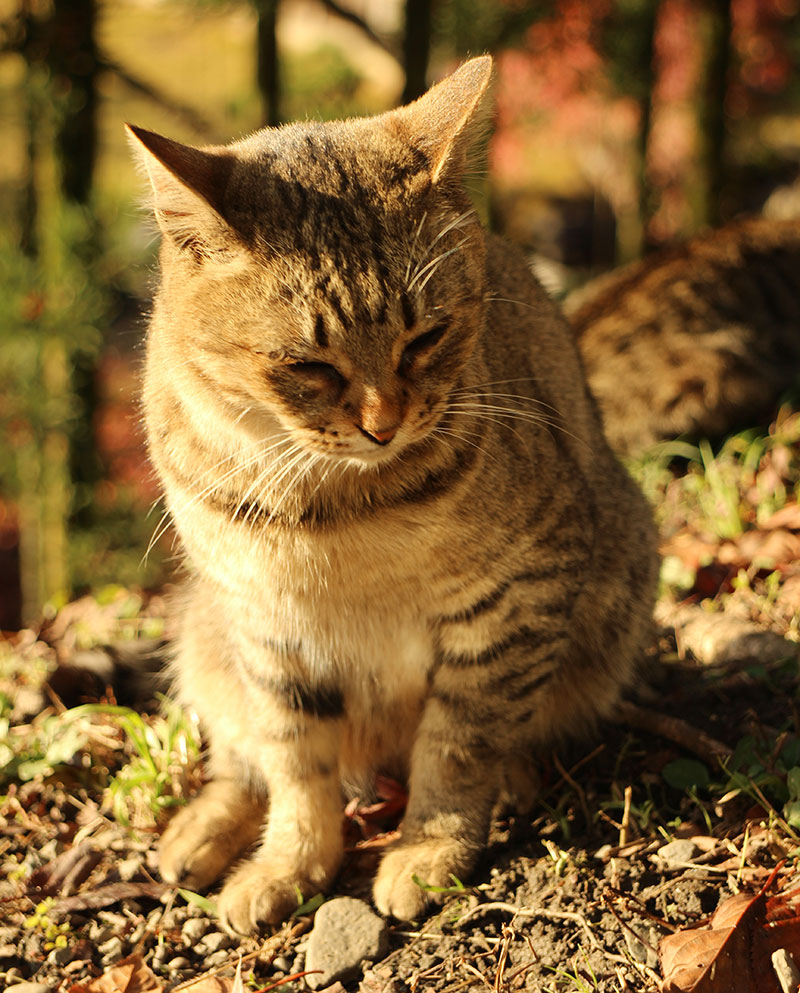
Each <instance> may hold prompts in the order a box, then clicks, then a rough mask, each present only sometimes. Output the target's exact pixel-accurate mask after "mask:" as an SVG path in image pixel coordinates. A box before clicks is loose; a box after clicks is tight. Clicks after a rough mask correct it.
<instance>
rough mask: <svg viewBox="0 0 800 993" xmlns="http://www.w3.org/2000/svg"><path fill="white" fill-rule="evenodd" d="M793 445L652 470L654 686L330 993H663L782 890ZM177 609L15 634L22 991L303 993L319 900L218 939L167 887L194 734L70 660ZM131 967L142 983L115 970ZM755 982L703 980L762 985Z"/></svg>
mask: <svg viewBox="0 0 800 993" xmlns="http://www.w3.org/2000/svg"><path fill="white" fill-rule="evenodd" d="M799 437H800V418H799V417H798V415H797V414H795V413H793V412H786V411H784V412H783V414H782V415H781V416H780V417H779V418H778V420H777V421H776V422H775V424H773V425H772V428H771V430H770V432H769V433H768V434H766V435H762V436H759V438H758V439H754V437H751V436H747V437H745V436H736V438H735V439H733V440H729V442H726V444H725V446H723V447H722V448H721V449H718V450H717V451H716V453H715V454H714V455H712V454H711V450H710V449H708V450H705V449H697V450H696V451H697V456H696V457H695V458H694V459H692V458H689V460H688V461H685V460H684V461H683V462H681V463H680V464H679V465H678V466H677V467H676V465H675V463H674V460H673V461H672V462H670V464H669V466H668V465H667V463H668V461H669V458H668V457H667V456H669V453H666V454H665V453H664V452H662V453H661V454H660V456H659V458H653V459H650V460H649V461H647V462H646V463H642V464H641V465H639V466H637V467H634V471H635V472H636V473H637V474H638V475H639V478H640V479H641V480H642V483H643V485H644V486H645V488H646V489H647V490H648V492H649V495H650V496H651V498H652V499H654V500H655V501H656V502H657V506H658V516H659V523H660V526H661V529H662V535H663V550H664V552H665V556H666V562H667V565H666V566H665V576H664V589H663V596H662V600H661V602H660V605H659V612H658V617H659V620H660V621H661V622H662V633H661V636H660V641H659V643H658V645H656V646H654V651H653V653H652V655H651V656H650V657H649V658H648V659H646V660H643V671H642V679H641V682H640V685H639V686H638V687H637V689H636V691H635V692H634V694H633V695H632V696H631V697H630V698H629V699H628V700H627V701H626V702H625V704H624V705H623V707H622V708H621V710H620V713H619V717H618V719H617V720H615V721H614V722H610V723H608V724H607V725H606V726H604V727H602V728H600V729H598V730H597V731H596V732H595V733H594V734H593V735H592V736H591V737H589V738H585V739H584V740H583V741H580V742H579V743H577V744H572V745H569V746H565V747H561V748H559V749H557V750H555V751H553V752H552V753H551V754H550V755H548V756H545V757H544V761H543V789H542V794H541V796H540V798H539V802H538V804H537V806H536V808H535V809H534V811H533V812H532V814H531V815H530V816H528V817H506V818H499V819H497V820H496V821H495V823H494V825H493V829H492V836H491V839H490V844H489V847H488V848H487V851H486V853H485V855H484V857H483V858H482V860H481V861H480V863H479V865H478V866H477V867H476V869H475V871H474V872H473V874H472V875H471V876H470V878H468V879H465V880H454V881H453V887H452V890H451V891H449V892H447V893H442V894H439V896H440V898H441V899H442V900H443V906H442V908H441V909H440V910H439V911H437V912H435V913H433V914H432V915H431V916H429V917H428V918H427V919H425V920H420V921H418V922H414V923H412V924H398V923H396V922H394V923H392V922H390V927H389V951H388V953H387V954H386V956H385V957H384V958H382V960H381V961H379V962H373V963H371V964H370V963H365V964H363V967H362V965H361V964H360V963H359V967H358V969H357V970H356V975H355V976H354V978H352V979H347V980H346V981H345V982H344V984H343V986H338V985H335V984H332V985H331V988H332V989H335V990H339V991H341V990H342V989H345V990H347V991H355V990H359V991H361V993H405V991H415V990H424V991H429V990H430V991H442V993H444V991H448V993H455V991H456V990H467V989H470V988H474V989H481V988H488V989H491V990H494V991H496V993H503V991H507V993H511V991H515V990H545V991H548V990H552V991H586V990H598V991H603V993H606V991H609V993H610V991H626V990H637V991H639V990H641V991H648V990H653V991H654V990H658V989H659V988H662V987H660V985H659V984H661V983H664V982H665V980H664V978H663V977H664V970H665V968H666V970H667V974H668V975H672V974H671V973H670V969H671V968H673V967H672V966H671V965H670V962H669V960H667V961H666V962H665V963H662V962H660V960H659V954H658V952H659V946H660V944H661V942H662V940H663V939H664V938H665V937H666V936H667V935H669V934H671V933H680V932H681V931H682V930H683V929H685V928H686V927H687V926H689V925H693V924H697V923H699V922H703V921H705V920H706V919H707V918H708V917H709V916H710V915H711V914H712V913H713V912H714V911H715V909H716V908H717V907H718V906H719V905H720V904H722V903H723V901H725V900H726V899H728V898H730V897H732V896H733V895H734V894H737V893H753V894H755V893H756V892H757V891H758V889H759V887H761V886H762V885H763V884H764V883H765V882H766V881H767V878H768V876H769V875H770V873H771V872H772V870H774V869H775V867H776V866H778V865H780V864H781V863H783V865H782V867H781V868H780V870H779V873H778V877H777V878H776V879H775V880H774V881H773V883H772V884H771V889H770V893H773V894H777V893H779V892H786V890H787V887H790V886H791V879H792V876H793V874H794V872H795V859H796V857H797V855H798V854H800V848H799V847H798V844H799V843H800V837H798V832H800V724H799V723H798V707H797V701H798V695H799V687H800V678H799V677H800V673H799V671H798V664H799V663H798V654H797V641H798V612H797V607H798V586H800V565H798V557H799V556H798V552H797V548H798V545H799V544H800V513H799V512H798V504H797V500H796V495H797V486H798V479H800V474H799V473H798V465H797V462H798V438H799ZM684 454H685V452H684ZM670 458H671V456H670ZM166 611H167V608H166V605H165V601H164V599H163V597H161V596H148V595H144V594H141V593H137V592H134V591H130V590H122V589H108V590H104V591H101V592H100V593H98V594H96V595H94V596H89V597H85V598H83V599H82V600H79V601H77V602H75V603H73V604H69V605H67V606H66V607H64V608H62V609H61V610H60V611H57V612H53V613H51V616H49V618H48V619H47V620H46V621H44V622H43V623H42V625H41V626H40V627H39V628H37V629H35V630H33V629H26V630H24V631H20V632H14V633H11V634H8V635H6V636H5V638H4V641H3V642H2V644H1V645H0V652H1V653H2V654H0V665H2V669H0V677H1V679H2V682H1V683H0V690H2V692H3V693H4V694H5V706H4V713H3V717H2V720H3V722H4V723H3V724H2V725H0V776H1V777H2V779H3V783H2V787H1V788H2V790H3V792H4V796H3V797H2V798H0V804H1V805H0V818H1V820H0V824H1V825H2V841H0V865H1V866H2V876H3V878H2V881H0V907H2V911H1V914H2V923H1V924H0V978H3V979H4V982H5V984H6V986H7V987H8V988H12V989H13V987H14V985H15V984H17V983H19V982H21V981H33V982H35V983H40V984H43V989H49V990H56V989H57V990H59V991H64V993H67V991H74V993H85V991H87V990H91V991H92V993H95V991H108V993H111V990H113V989H120V990H124V991H127V993H137V991H140V993H143V991H144V990H146V989H187V990H192V989H193V988H194V990H195V993H208V991H216V990H219V991H220V993H224V991H227V990H231V989H233V988H235V982H240V981H239V980H236V981H235V980H234V979H233V978H232V977H233V976H234V970H235V968H236V966H237V964H238V963H239V962H240V961H241V966H240V976H241V981H242V982H244V984H245V986H249V987H250V988H252V989H269V988H281V989H285V990H302V989H304V988H305V983H306V981H305V980H304V979H303V978H302V977H300V978H292V977H293V976H295V974H297V973H301V972H303V970H304V967H305V964H306V962H305V949H306V943H307V940H308V935H309V933H310V931H311V929H312V927H313V919H314V910H315V909H316V907H317V906H319V903H320V899H318V898H316V895H306V896H311V897H312V899H310V900H309V901H308V902H307V903H305V904H302V905H300V906H299V907H298V910H297V912H296V914H295V916H294V917H293V919H292V920H290V921H289V922H287V923H286V924H285V925H284V926H282V927H280V928H277V929H274V930H273V931H271V932H270V931H268V932H265V933H264V934H263V935H262V936H260V937H259V938H258V939H248V940H246V941H241V940H239V939H235V938H232V937H231V936H229V935H226V934H224V933H223V932H222V931H221V929H220V928H219V926H218V922H217V921H216V918H215V916H214V906H213V894H210V895H206V894H194V893H189V892H186V891H180V890H175V889H174V888H172V887H167V886H165V885H164V884H162V883H161V882H160V879H159V876H158V871H157V857H156V840H157V837H158V834H159V831H160V829H161V828H162V827H163V824H164V823H165V821H166V819H167V817H168V815H169V812H170V808H171V807H173V806H174V805H175V804H176V803H180V802H183V801H184V800H185V798H186V797H187V796H188V795H189V794H191V792H192V791H194V790H195V789H197V788H198V786H199V785H200V783H201V781H202V776H203V764H202V754H201V751H200V746H199V743H198V739H197V734H196V729H195V728H194V727H193V726H192V724H191V722H190V721H189V720H188V719H187V718H186V717H185V716H184V715H181V714H179V713H178V712H177V711H176V710H175V709H174V707H173V708H170V707H167V708H166V709H165V710H163V711H162V712H161V713H158V712H155V713H150V714H149V715H146V716H144V717H142V716H140V714H139V713H138V712H137V711H136V710H133V709H129V708H127V707H125V706H124V700H120V701H116V700H113V699H111V698H110V697H109V691H108V688H107V686H106V683H105V680H104V677H103V676H102V675H101V677H100V678H99V679H97V678H94V679H89V678H87V679H86V680H84V679H83V678H81V679H80V680H77V681H76V678H75V673H74V671H72V672H70V670H68V669H65V664H66V663H67V662H68V661H69V660H70V659H73V658H74V656H75V652H76V650H79V649H81V648H82V647H86V646H91V645H95V644H98V643H103V642H105V641H108V640H117V641H119V640H120V639H121V640H122V641H123V642H124V641H126V640H127V641H134V640H136V639H137V638H139V637H141V636H146V637H147V636H154V637H159V636H160V635H161V634H162V633H163V632H164V624H163V620H162V619H163V617H164V616H165V614H166ZM382 787H383V793H384V794H385V796H384V798H383V799H382V800H380V801H379V802H378V803H373V804H370V805H366V804H362V805H358V804H351V805H350V807H349V808H348V811H347V813H348V816H347V821H346V829H347V832H348V838H349V841H350V850H349V852H348V856H347V859H346V862H345V865H344V867H343V869H342V872H341V874H340V876H339V879H338V880H337V883H336V885H335V887H334V895H337V894H346V895H350V896H356V897H359V898H362V899H364V900H366V901H369V887H370V879H371V876H372V874H373V872H374V867H375V864H376V860H377V857H378V856H379V854H380V850H381V846H382V844H383V843H385V840H386V837H387V835H386V832H387V831H391V829H392V827H393V826H394V825H395V824H396V822H397V817H398V807H399V806H400V805H401V804H402V790H401V788H400V787H399V786H398V785H397V784H393V783H391V782H389V781H387V782H385V783H383V784H382ZM760 899H761V903H754V904H752V906H751V908H750V909H748V912H747V914H745V915H742V921H743V923H741V924H739V925H737V927H736V928H734V929H733V930H734V932H736V934H735V937H736V939H737V940H739V939H741V940H742V941H743V942H744V943H745V944H746V945H747V949H746V952H743V953H741V954H743V955H744V958H742V959H741V961H742V962H743V963H749V962H750V963H751V962H756V963H757V964H756V966H753V968H756V969H757V970H761V972H760V973H759V975H760V977H761V978H759V982H762V983H763V984H764V985H761V986H759V987H758V989H759V990H762V989H763V990H773V989H774V990H775V991H780V990H781V989H782V987H781V986H780V985H775V983H776V982H777V980H776V978H775V977H774V976H773V974H772V972H771V967H770V962H769V957H768V956H767V957H766V958H763V955H762V953H763V948H762V947H761V944H759V942H761V941H762V938H761V937H760V936H761V934H762V925H765V922H766V920H770V919H771V918H770V916H769V915H770V914H771V913H773V911H774V913H777V912H778V911H777V909H775V908H777V906H778V905H777V904H776V903H773V904H771V905H766V904H764V900H766V897H763V898H760ZM773 899H774V898H773ZM745 903H746V901H745ZM743 905H744V904H743ZM730 906H733V905H730ZM736 906H738V904H737V905H736ZM765 906H767V910H764V907H765ZM769 906H771V907H772V909H771V910H770V909H769ZM781 908H782V909H781V913H782V914H783V917H784V918H785V917H786V916H787V915H789V917H790V918H791V920H790V923H792V926H794V925H796V923H797V922H796V917H793V916H792V915H791V914H790V913H789V911H788V910H786V909H785V907H784V906H783V904H781ZM757 913H760V914H761V915H762V916H761V917H758V919H757V920H755V917H757ZM765 913H766V915H767V916H766V918H765V917H764V914H765ZM754 915H755V916H754ZM754 921H755V923H754ZM745 924H746V925H747V926H746V927H745ZM764 933H766V931H764ZM773 933H774V929H773V931H770V934H773ZM788 933H789V932H788V930H786V934H787V935H788ZM792 934H793V932H792ZM690 937H691V935H690ZM790 937H791V936H790ZM708 940H709V941H711V940H712V939H708ZM792 941H796V939H794V938H793V937H792V938H791V940H790V938H789V937H787V938H786V940H785V942H784V945H785V947H787V948H789V950H790V952H791V942H792ZM726 947H728V946H726ZM706 951H707V949H706ZM759 955H762V959H758V956H759ZM126 960H127V961H128V963H129V965H130V968H129V969H128V971H127V972H125V970H124V969H123V970H120V969H117V971H116V972H114V971H113V969H114V966H115V964H116V963H119V962H120V961H126ZM798 961H800V954H798ZM758 963H761V964H758ZM750 967H751V966H750V965H747V964H745V965H743V966H742V969H745V970H746V969H748V968H750ZM767 972H769V978H768V979H767V978H764V977H766V975H767ZM143 977H144V978H143ZM673 980H674V976H673V979H670V980H669V981H670V982H671V981H673ZM675 981H676V980H675ZM738 981H739V980H737V982H738ZM740 981H741V983H742V985H740V986H739V985H736V983H735V982H734V984H733V985H731V983H730V982H728V983H727V984H726V985H724V986H714V985H713V980H710V982H712V985H708V986H705V987H702V989H703V990H705V991H707V993H708V991H710V993H715V991H716V990H718V989H719V990H723V989H724V990H725V991H726V993H737V991H740V990H745V989H747V990H749V989H751V988H753V989H755V988H756V987H755V986H751V985H748V983H749V980H747V978H746V977H745V978H742V979H741V980H740ZM770 983H771V984H772V985H769V984H770ZM688 988H690V987H684V986H681V985H675V986H669V985H668V983H667V985H664V986H663V989H665V990H668V989H669V990H680V989H688ZM786 988H791V987H786ZM794 988H796V985H795V987H794ZM699 989H700V987H698V990H699ZM29 993H31V991H30V990H29Z"/></svg>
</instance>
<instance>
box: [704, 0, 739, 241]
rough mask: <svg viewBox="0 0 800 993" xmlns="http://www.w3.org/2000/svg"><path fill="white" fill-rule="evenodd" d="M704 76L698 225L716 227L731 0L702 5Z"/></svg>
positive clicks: (722, 182)
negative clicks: (703, 8) (703, 19)
mask: <svg viewBox="0 0 800 993" xmlns="http://www.w3.org/2000/svg"><path fill="white" fill-rule="evenodd" d="M704 14H705V21H706V24H705V31H704V35H705V58H704V62H705V73H704V78H703V79H702V81H701V87H700V107H699V112H698V124H699V130H700V141H701V148H702V156H701V163H700V165H701V170H702V175H701V190H700V191H699V199H700V202H699V203H698V204H697V208H696V216H697V223H698V226H700V225H702V224H708V225H711V226H716V225H718V224H720V222H721V220H722V216H721V212H720V206H721V199H722V196H723V194H724V191H725V184H726V180H727V170H726V165H727V163H726V133H727V128H726V117H725V98H726V96H727V92H728V71H729V68H730V61H731V23H732V22H731V0H707V2H706V5H705V11H704Z"/></svg>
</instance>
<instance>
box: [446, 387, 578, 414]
mask: <svg viewBox="0 0 800 993" xmlns="http://www.w3.org/2000/svg"><path fill="white" fill-rule="evenodd" d="M456 395H459V396H460V397H461V398H462V399H465V398H466V399H469V398H471V397H475V398H478V397H481V398H489V399H497V400H518V401H520V402H521V403H531V404H536V406H537V407H543V408H545V409H546V410H550V411H552V412H553V413H554V414H556V415H557V416H558V417H561V416H562V415H561V411H560V410H559V409H558V407H554V406H553V404H552V403H546V402H545V401H544V400H539V399H538V398H537V397H527V396H524V395H522V394H519V393H492V392H480V393H477V392H471V391H469V390H454V391H453V393H452V394H451V396H456Z"/></svg>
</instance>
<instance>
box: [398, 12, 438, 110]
mask: <svg viewBox="0 0 800 993" xmlns="http://www.w3.org/2000/svg"><path fill="white" fill-rule="evenodd" d="M430 44H431V0H406V26H405V34H404V36H403V68H404V69H405V73H406V85H405V89H404V90H403V97H402V102H403V103H410V102H411V101H412V100H416V99H417V97H420V96H422V94H423V93H424V92H425V90H426V89H427V88H428V58H429V56H430Z"/></svg>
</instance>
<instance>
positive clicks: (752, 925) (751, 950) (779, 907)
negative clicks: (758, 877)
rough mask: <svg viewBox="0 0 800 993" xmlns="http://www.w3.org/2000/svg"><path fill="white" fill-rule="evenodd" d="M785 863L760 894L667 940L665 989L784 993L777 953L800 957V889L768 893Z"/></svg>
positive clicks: (737, 899)
mask: <svg viewBox="0 0 800 993" xmlns="http://www.w3.org/2000/svg"><path fill="white" fill-rule="evenodd" d="M782 865H783V863H781V864H779V865H778V866H777V867H776V868H775V870H774V871H773V872H772V874H771V875H770V877H769V879H767V881H766V883H765V884H764V885H763V886H762V888H761V889H760V890H759V891H758V893H757V894H756V895H755V896H753V895H752V894H747V893H739V894H737V895H736V896H733V897H730V898H729V899H727V900H724V901H723V902H722V903H721V904H720V906H719V907H718V908H717V910H716V911H715V913H714V915H713V916H712V918H711V920H710V922H709V923H708V924H705V925H701V926H700V927H695V928H687V929H685V930H683V931H677V932H676V933H675V934H670V935H667V937H666V938H664V939H662V941H661V944H660V946H659V957H660V959H661V970H662V974H663V976H664V979H663V981H662V983H661V991H662V993H781V987H780V984H779V982H778V978H777V976H776V975H775V971H774V969H773V968H772V959H771V957H772V953H773V952H774V951H776V950H778V949H780V948H785V949H787V951H789V952H790V953H791V954H793V955H796V956H800V916H798V910H800V889H794V890H790V891H787V892H786V893H783V894H778V895H777V896H775V897H772V898H768V897H767V893H768V892H769V890H770V888H771V887H772V886H773V884H774V882H775V879H776V878H777V876H778V873H779V871H780V869H781V867H782Z"/></svg>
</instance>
